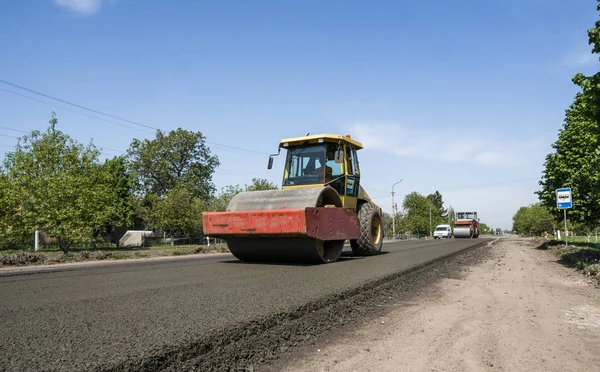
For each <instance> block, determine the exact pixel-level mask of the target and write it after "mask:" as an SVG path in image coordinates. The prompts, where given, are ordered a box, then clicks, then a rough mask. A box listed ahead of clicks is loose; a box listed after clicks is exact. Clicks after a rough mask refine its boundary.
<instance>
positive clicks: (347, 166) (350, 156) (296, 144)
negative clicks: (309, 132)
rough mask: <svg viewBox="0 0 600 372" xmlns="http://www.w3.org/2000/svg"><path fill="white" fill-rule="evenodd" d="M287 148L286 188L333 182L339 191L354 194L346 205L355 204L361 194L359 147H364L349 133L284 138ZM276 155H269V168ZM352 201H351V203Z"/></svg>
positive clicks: (283, 185) (282, 144)
mask: <svg viewBox="0 0 600 372" xmlns="http://www.w3.org/2000/svg"><path fill="white" fill-rule="evenodd" d="M281 148H284V149H286V150H287V155H286V160H285V166H284V171H283V181H282V187H283V188H296V187H298V188H301V187H314V186H316V185H323V186H327V185H329V186H331V187H332V188H334V189H335V190H336V191H337V192H338V194H339V195H340V196H341V197H342V198H344V197H350V198H349V199H348V200H346V202H345V203H344V204H345V205H348V206H353V205H354V206H355V204H356V200H353V201H352V200H351V199H352V198H357V197H358V194H359V190H360V187H359V181H360V170H359V164H358V157H357V155H356V151H357V150H359V149H361V148H362V145H361V144H360V143H359V142H356V141H354V140H351V139H350V137H349V136H346V137H343V136H339V135H314V136H307V137H298V138H292V139H288V140H282V141H281V143H280V149H281ZM271 167H272V157H271V158H269V169H270V168H271ZM347 202H349V203H347Z"/></svg>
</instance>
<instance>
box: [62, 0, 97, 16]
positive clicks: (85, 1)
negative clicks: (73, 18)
mask: <svg viewBox="0 0 600 372" xmlns="http://www.w3.org/2000/svg"><path fill="white" fill-rule="evenodd" d="M103 2H104V0H54V4H56V5H57V6H59V7H61V8H64V9H67V10H68V11H70V12H73V13H79V14H82V15H92V14H95V13H98V12H99V11H100V9H101V8H102V3H103Z"/></svg>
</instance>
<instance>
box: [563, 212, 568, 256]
mask: <svg viewBox="0 0 600 372" xmlns="http://www.w3.org/2000/svg"><path fill="white" fill-rule="evenodd" d="M563 211H564V212H565V247H566V246H568V245H569V237H568V236H569V233H568V232H567V209H566V208H565V209H563Z"/></svg>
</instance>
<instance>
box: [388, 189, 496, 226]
mask: <svg viewBox="0 0 600 372" xmlns="http://www.w3.org/2000/svg"><path fill="white" fill-rule="evenodd" d="M455 219H456V214H455V212H454V208H452V207H449V208H444V200H443V197H442V194H441V193H440V192H439V191H435V192H434V193H431V194H428V195H423V194H420V193H418V192H416V191H413V192H411V193H409V194H407V195H406V196H405V197H404V200H403V201H402V212H398V213H396V214H395V215H394V216H393V218H392V215H391V214H387V213H386V214H385V220H386V235H387V236H392V234H393V232H394V231H395V232H396V234H397V235H398V234H407V233H408V234H416V235H430V234H431V230H434V229H435V227H436V226H437V225H450V226H451V227H452V228H454V220H455ZM392 224H395V226H392ZM480 230H481V232H482V233H483V234H489V233H492V232H493V231H494V230H493V228H492V227H490V226H488V225H486V224H485V223H483V222H480Z"/></svg>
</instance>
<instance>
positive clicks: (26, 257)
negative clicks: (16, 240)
mask: <svg viewBox="0 0 600 372" xmlns="http://www.w3.org/2000/svg"><path fill="white" fill-rule="evenodd" d="M45 259H46V257H45V256H44V255H42V254H39V253H31V252H18V253H14V254H6V255H0V266H3V265H6V266H8V265H29V264H34V263H41V262H44V260H45Z"/></svg>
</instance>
